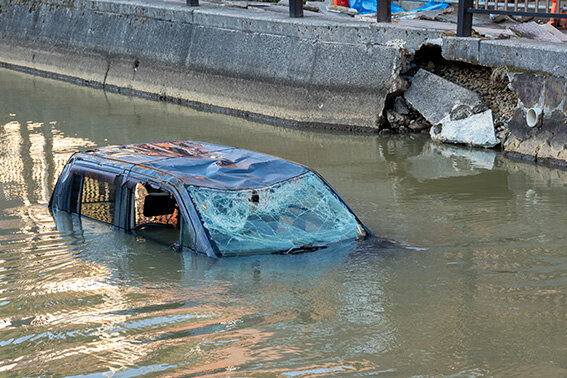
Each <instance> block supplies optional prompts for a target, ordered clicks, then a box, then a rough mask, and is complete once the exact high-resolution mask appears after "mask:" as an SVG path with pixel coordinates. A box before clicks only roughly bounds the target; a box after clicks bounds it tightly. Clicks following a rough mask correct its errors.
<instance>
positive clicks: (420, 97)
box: [404, 69, 482, 125]
mask: <svg viewBox="0 0 567 378" xmlns="http://www.w3.org/2000/svg"><path fill="white" fill-rule="evenodd" d="M404 97H405V99H406V101H407V102H408V103H409V104H410V105H411V106H412V107H413V108H414V109H415V110H417V111H418V112H420V113H421V114H422V115H423V116H424V117H425V119H426V120H427V121H429V122H430V123H431V124H432V125H437V124H439V123H441V122H442V120H443V119H444V118H445V117H446V116H447V114H449V113H451V112H452V111H453V110H454V109H456V108H457V107H459V106H460V105H467V106H468V107H469V108H471V109H474V108H475V107H477V106H481V105H482V100H481V99H480V97H479V96H478V95H477V94H476V93H475V92H473V91H471V90H468V89H466V88H463V87H461V86H459V85H457V84H453V83H451V82H450V81H448V80H445V79H443V78H442V77H440V76H437V75H435V74H433V73H431V72H429V71H426V70H424V69H420V70H419V71H417V73H416V74H415V76H414V77H413V81H412V84H411V86H410V87H409V89H408V90H407V91H406V93H405V94H404Z"/></svg>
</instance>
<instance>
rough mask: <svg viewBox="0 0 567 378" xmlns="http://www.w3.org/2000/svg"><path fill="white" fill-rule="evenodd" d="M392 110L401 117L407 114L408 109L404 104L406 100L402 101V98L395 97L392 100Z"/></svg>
mask: <svg viewBox="0 0 567 378" xmlns="http://www.w3.org/2000/svg"><path fill="white" fill-rule="evenodd" d="M394 110H395V111H396V113H398V114H401V115H408V114H409V109H408V106H407V104H406V100H404V98H403V97H396V99H395V100H394Z"/></svg>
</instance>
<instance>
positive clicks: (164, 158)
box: [86, 141, 310, 190]
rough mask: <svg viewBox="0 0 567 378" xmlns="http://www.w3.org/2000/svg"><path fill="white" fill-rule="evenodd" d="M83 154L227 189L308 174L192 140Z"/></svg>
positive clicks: (267, 158) (267, 159)
mask: <svg viewBox="0 0 567 378" xmlns="http://www.w3.org/2000/svg"><path fill="white" fill-rule="evenodd" d="M86 153H87V154H88V155H91V156H96V157H97V158H99V159H103V160H104V159H109V160H114V161H120V162H122V163H125V164H132V165H133V166H140V167H142V168H145V169H153V170H159V171H161V172H162V173H167V174H169V175H171V176H173V177H175V178H177V179H179V180H181V181H182V182H183V183H185V184H188V185H194V186H202V187H208V188H214V189H226V190H238V189H250V188H261V187H266V186H270V185H273V184H276V183H278V182H281V181H285V180H288V179H290V178H293V177H296V176H299V175H301V174H303V173H305V172H307V171H310V169H309V168H307V167H305V166H303V165H301V164H298V163H294V162H291V161H288V160H285V159H281V158H277V157H275V156H271V155H267V154H263V153H259V152H254V151H250V150H244V149H241V148H236V147H229V146H220V145H215V144H210V143H203V142H195V141H175V142H161V143H142V144H129V145H121V146H108V147H101V148H97V149H95V150H90V151H87V152H86Z"/></svg>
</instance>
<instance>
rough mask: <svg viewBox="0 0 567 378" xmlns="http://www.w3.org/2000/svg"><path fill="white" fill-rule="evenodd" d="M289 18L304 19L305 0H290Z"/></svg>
mask: <svg viewBox="0 0 567 378" xmlns="http://www.w3.org/2000/svg"><path fill="white" fill-rule="evenodd" d="M289 17H293V18H296V17H303V0H289Z"/></svg>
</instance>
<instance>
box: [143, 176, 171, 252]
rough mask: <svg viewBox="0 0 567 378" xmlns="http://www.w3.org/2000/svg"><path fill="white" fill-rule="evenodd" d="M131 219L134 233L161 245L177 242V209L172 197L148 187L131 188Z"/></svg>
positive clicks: (167, 193)
mask: <svg viewBox="0 0 567 378" xmlns="http://www.w3.org/2000/svg"><path fill="white" fill-rule="evenodd" d="M132 197H133V207H132V211H133V213H132V219H133V228H134V230H135V232H136V233H137V234H138V235H140V236H143V237H144V238H146V239H149V240H153V241H155V242H157V243H160V244H163V245H170V246H171V245H174V244H177V243H178V242H179V231H180V229H179V226H180V225H179V223H180V216H179V207H178V206H177V201H175V198H174V197H173V195H172V194H171V193H169V192H167V191H164V190H160V189H154V188H153V187H151V186H150V185H142V184H140V183H138V184H136V186H135V187H134V188H133V196H132Z"/></svg>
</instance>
